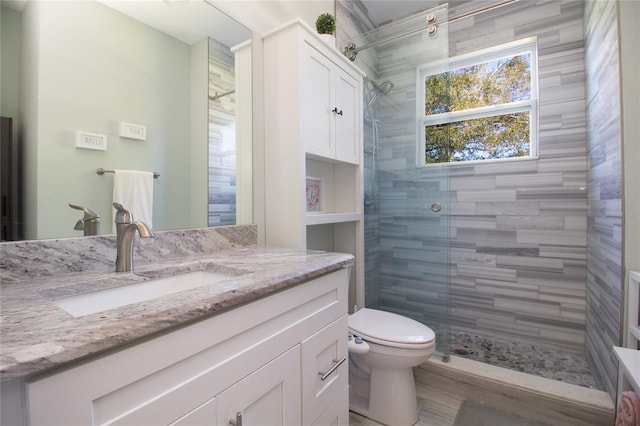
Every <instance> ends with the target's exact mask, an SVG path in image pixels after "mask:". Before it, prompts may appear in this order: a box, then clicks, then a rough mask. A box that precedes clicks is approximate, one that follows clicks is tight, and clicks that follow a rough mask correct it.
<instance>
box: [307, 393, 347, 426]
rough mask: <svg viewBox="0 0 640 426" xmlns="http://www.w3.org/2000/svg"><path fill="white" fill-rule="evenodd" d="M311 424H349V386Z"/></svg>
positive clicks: (323, 425)
mask: <svg viewBox="0 0 640 426" xmlns="http://www.w3.org/2000/svg"><path fill="white" fill-rule="evenodd" d="M311 426H349V388H348V387H346V388H344V390H343V391H342V392H341V393H340V395H338V396H337V397H336V399H334V400H333V402H332V403H331V404H330V405H329V406H328V407H327V408H326V409H325V410H324V412H323V413H322V414H320V416H319V417H318V418H317V419H315V420H314V422H313V423H311Z"/></svg>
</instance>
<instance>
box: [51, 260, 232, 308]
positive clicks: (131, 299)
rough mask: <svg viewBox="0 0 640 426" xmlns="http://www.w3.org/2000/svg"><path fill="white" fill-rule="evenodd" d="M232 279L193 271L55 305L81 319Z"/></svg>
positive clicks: (206, 272) (95, 292) (213, 273)
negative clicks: (85, 316)
mask: <svg viewBox="0 0 640 426" xmlns="http://www.w3.org/2000/svg"><path fill="white" fill-rule="evenodd" d="M232 277H233V276H232V275H227V274H223V273H220V272H209V271H194V272H188V273H185V274H181V275H176V276H173V277H166V278H157V279H152V280H149V281H145V282H143V283H139V284H130V285H125V286H122V287H117V288H111V289H107V290H101V291H94V292H91V293H84V294H79V295H77V296H70V297H65V298H62V299H58V300H54V301H53V303H55V304H56V305H57V306H58V307H59V308H62V309H63V310H65V311H67V312H68V313H70V314H71V315H73V316H74V317H76V318H78V317H82V316H84V315H89V314H95V313H97V312H102V311H106V310H109V309H114V308H118V307H120V306H125V305H130V304H132V303H140V302H144V301H147V300H151V299H155V298H156V297H160V296H166V295H169V294H174V293H178V292H180V291H185V290H190V289H192V288H196V287H201V286H204V285H209V284H213V283H216V282H218V281H222V280H226V279H228V278H232Z"/></svg>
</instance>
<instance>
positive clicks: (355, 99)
mask: <svg viewBox="0 0 640 426" xmlns="http://www.w3.org/2000/svg"><path fill="white" fill-rule="evenodd" d="M335 77H336V78H335V85H336V106H337V108H338V110H339V114H338V115H336V117H335V118H336V132H335V145H336V159H337V160H340V161H345V162H347V163H353V164H358V163H359V157H360V154H359V149H360V144H359V141H360V137H359V134H358V133H359V131H360V129H359V127H358V125H357V124H358V122H359V114H360V113H359V111H358V110H357V108H358V107H359V105H360V102H359V97H360V96H362V95H361V94H360V90H359V87H360V86H359V85H358V82H357V81H356V80H355V79H354V78H353V77H351V76H349V75H348V74H347V73H345V72H344V71H342V70H341V69H340V68H336V69H335Z"/></svg>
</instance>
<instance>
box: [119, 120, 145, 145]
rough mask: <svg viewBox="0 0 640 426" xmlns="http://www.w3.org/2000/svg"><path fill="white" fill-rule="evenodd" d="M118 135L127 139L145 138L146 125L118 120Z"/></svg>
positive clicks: (143, 139)
mask: <svg viewBox="0 0 640 426" xmlns="http://www.w3.org/2000/svg"><path fill="white" fill-rule="evenodd" d="M120 137H122V138H128V139H136V140H139V141H146V140H147V127H146V126H143V125H142V124H134V123H127V122H125V121H121V122H120Z"/></svg>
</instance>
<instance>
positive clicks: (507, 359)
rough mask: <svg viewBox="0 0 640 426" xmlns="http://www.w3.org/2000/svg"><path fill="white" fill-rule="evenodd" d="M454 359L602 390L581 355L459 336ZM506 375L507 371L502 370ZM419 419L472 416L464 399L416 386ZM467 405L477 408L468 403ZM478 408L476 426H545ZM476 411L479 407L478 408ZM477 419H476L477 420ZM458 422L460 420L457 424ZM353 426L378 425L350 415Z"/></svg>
mask: <svg viewBox="0 0 640 426" xmlns="http://www.w3.org/2000/svg"><path fill="white" fill-rule="evenodd" d="M451 347H452V355H454V356H457V357H463V358H466V359H470V360H473V361H481V362H483V363H486V364H489V365H496V366H499V367H502V368H508V369H511V370H514V371H519V372H524V373H527V374H533V375H535V376H539V377H544V378H547V379H553V380H556V381H559V382H564V383H567V384H572V385H577V386H581V387H584V388H591V389H601V388H600V386H599V385H598V383H597V382H596V380H595V379H594V378H593V376H592V374H591V372H590V370H589V367H588V364H587V362H586V359H585V358H584V356H583V355H581V354H574V353H565V352H562V351H553V350H549V349H542V348H536V347H533V346H531V345H528V344H518V343H512V342H506V341H501V340H496V339H493V338H486V337H483V336H478V335H473V334H466V333H458V334H454V335H452V343H451ZM503 371H504V370H503ZM416 389H417V394H418V404H419V407H420V417H419V420H418V423H417V426H469V425H471V424H470V423H469V421H468V419H469V418H470V416H469V413H466V414H465V412H462V411H460V409H461V407H463V406H464V405H465V396H463V395H461V394H454V393H448V392H442V391H441V390H436V389H433V388H430V387H428V386H423V385H421V384H417V386H416ZM467 401H468V402H467V405H468V406H471V405H473V404H475V402H474V401H472V400H470V399H468V400H467ZM476 405H479V406H480V407H481V408H484V409H483V410H480V411H478V412H474V413H473V414H472V416H471V418H475V419H476V421H477V423H476V424H475V425H473V426H481V425H491V426H501V425H505V426H507V425H508V426H533V425H543V424H544V423H539V422H535V421H534V420H531V419H526V418H518V416H515V417H514V416H513V414H509V413H506V412H503V411H499V410H497V409H494V408H493V407H487V406H484V407H483V405H482V404H476ZM476 408H477V407H476ZM474 416H475V417H474ZM456 418H458V420H457V422H456ZM349 420H350V426H379V424H378V423H376V422H374V421H372V420H369V419H367V418H365V417H363V416H360V415H358V414H355V413H353V412H350V418H349Z"/></svg>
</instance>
